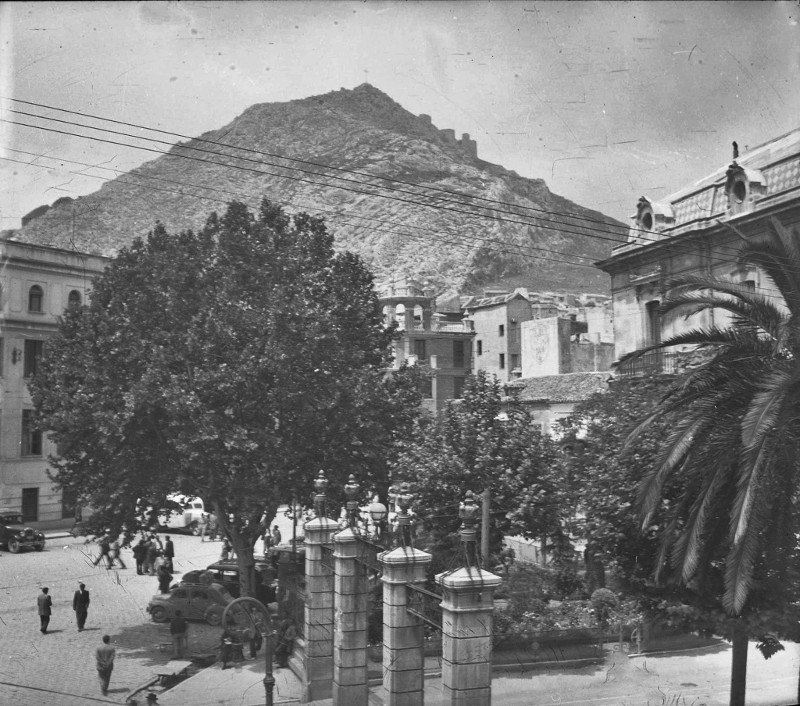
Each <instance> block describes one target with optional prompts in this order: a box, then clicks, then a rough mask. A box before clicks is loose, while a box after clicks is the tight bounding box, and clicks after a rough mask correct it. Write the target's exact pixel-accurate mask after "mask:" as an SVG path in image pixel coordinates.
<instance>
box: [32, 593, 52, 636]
mask: <svg viewBox="0 0 800 706" xmlns="http://www.w3.org/2000/svg"><path fill="white" fill-rule="evenodd" d="M49 593H50V589H49V588H47V587H45V588H43V589H42V592H41V593H40V594H39V596H38V597H37V598H36V604H37V606H38V609H39V630H40V631H41V633H42V634H43V635H44V634H45V633H47V626H48V625H49V624H50V615H51V613H52V612H53V599H52V598H51V597H50V595H49Z"/></svg>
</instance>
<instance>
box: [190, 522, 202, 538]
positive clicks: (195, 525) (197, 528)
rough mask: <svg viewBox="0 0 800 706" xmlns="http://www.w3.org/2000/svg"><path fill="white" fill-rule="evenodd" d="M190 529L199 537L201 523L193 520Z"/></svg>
mask: <svg viewBox="0 0 800 706" xmlns="http://www.w3.org/2000/svg"><path fill="white" fill-rule="evenodd" d="M189 531H190V532H191V533H192V534H193V535H194V536H195V537H199V536H200V525H199V524H198V523H197V522H192V524H190V525H189Z"/></svg>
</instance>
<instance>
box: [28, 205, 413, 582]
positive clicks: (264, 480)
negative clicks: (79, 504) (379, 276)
mask: <svg viewBox="0 0 800 706" xmlns="http://www.w3.org/2000/svg"><path fill="white" fill-rule="evenodd" d="M392 335H393V332H392V331H391V330H387V329H386V328H385V327H384V325H383V323H382V319H381V313H380V309H379V306H378V301H377V297H376V294H375V292H374V289H373V280H372V277H371V275H370V273H369V272H368V271H367V270H366V268H365V267H364V265H363V264H362V263H361V261H360V260H359V259H358V258H357V257H356V256H354V255H352V254H349V253H346V252H345V253H336V252H335V251H334V249H333V238H332V235H331V234H330V233H329V232H328V231H327V229H326V227H325V224H324V222H323V221H322V220H320V219H316V218H312V217H311V216H308V215H307V214H299V215H296V216H294V217H292V218H290V217H289V216H287V215H286V214H285V213H284V212H283V211H282V210H281V209H280V208H278V207H276V206H274V205H272V204H271V203H270V202H268V201H267V200H265V201H264V202H263V203H262V205H261V208H260V211H259V212H258V213H257V214H253V213H252V212H250V211H249V210H248V209H247V208H246V207H245V206H244V205H243V204H240V203H232V204H230V206H229V207H228V209H227V211H226V212H225V214H224V215H222V216H221V217H218V216H217V215H216V214H212V215H211V216H210V217H209V219H208V221H207V223H206V225H205V227H204V228H203V229H202V230H200V231H199V232H197V233H193V232H190V231H189V232H182V233H180V234H178V235H171V234H169V233H167V231H166V230H165V228H164V227H163V226H161V225H158V226H157V227H156V228H155V229H154V231H153V232H152V233H151V234H150V235H149V236H148V238H147V239H146V240H137V241H135V242H134V243H133V245H132V246H131V247H130V248H128V249H125V250H123V251H122V252H120V254H119V256H118V257H117V258H116V259H115V260H114V261H112V263H111V264H110V266H109V267H108V268H107V269H106V271H105V272H104V273H103V274H102V275H101V276H100V277H98V279H97V280H96V281H95V283H94V286H93V291H92V298H91V303H90V304H89V305H88V306H87V307H83V308H72V309H70V310H68V311H67V312H66V313H65V315H64V317H63V320H62V321H61V323H60V326H59V329H58V332H57V333H56V335H55V336H54V337H53V338H52V339H51V340H50V341H49V342H48V345H47V347H46V351H45V356H44V359H43V361H42V365H41V368H40V371H39V373H38V375H37V376H36V378H35V379H34V380H33V382H32V385H31V392H32V395H33V400H34V404H35V406H36V409H37V411H38V415H39V418H40V423H41V426H42V428H43V429H45V430H46V431H47V432H49V434H50V435H51V437H52V438H53V439H54V441H55V442H56V443H57V445H58V455H57V456H56V457H55V458H53V459H52V465H53V466H54V469H55V470H54V474H53V476H54V479H55V480H56V481H57V482H58V483H59V484H61V485H62V486H63V487H67V488H70V489H73V490H74V491H76V492H77V493H78V494H79V496H80V497H82V498H83V499H84V500H86V501H88V502H89V503H90V504H91V505H92V506H93V507H94V508H96V510H97V512H98V516H99V517H100V518H102V520H103V522H105V523H106V525H107V526H108V527H110V528H113V529H119V528H121V527H122V526H123V525H124V526H126V527H127V528H128V529H130V528H133V527H135V526H136V523H137V521H138V515H139V512H140V511H141V508H142V506H143V505H150V506H152V507H154V508H158V507H163V502H164V499H165V497H166V495H167V494H168V493H170V492H183V493H186V494H189V495H197V496H200V497H202V498H204V499H205V500H206V502H207V504H209V505H211V506H213V508H214V509H215V511H216V513H217V516H218V517H219V519H220V522H221V524H222V527H223V529H224V531H225V533H226V534H227V535H228V536H229V538H230V539H231V541H232V543H233V546H234V548H235V550H236V554H237V556H238V557H239V562H240V568H241V569H242V571H241V575H242V577H243V589H244V590H245V591H246V592H252V591H253V587H252V585H251V581H252V577H253V574H252V567H253V551H252V550H253V546H254V543H255V541H256V539H257V537H258V536H259V533H260V528H259V525H260V522H261V521H262V518H263V517H264V516H266V518H271V517H272V516H273V514H274V512H275V510H276V509H277V507H278V505H279V504H280V503H281V502H286V501H287V500H288V499H290V498H292V497H293V496H297V497H299V498H305V497H307V496H308V495H309V493H310V492H311V483H312V479H313V477H314V475H316V473H317V472H318V471H319V469H321V468H323V469H326V471H327V472H328V476H329V478H330V479H331V480H332V481H333V484H332V485H336V484H337V483H336V482H337V481H340V483H339V484H340V485H341V484H343V483H344V479H345V478H346V475H347V474H349V473H355V474H356V475H358V476H359V478H360V480H361V483H362V485H363V486H364V487H370V486H374V485H376V484H386V473H387V464H388V462H389V454H390V451H391V448H392V446H393V439H394V436H395V435H396V434H402V433H403V430H404V428H405V427H408V426H409V425H410V424H411V421H412V419H413V416H414V415H413V413H412V412H411V411H409V410H413V409H414V408H415V406H416V404H417V403H418V399H419V398H418V395H417V393H416V391H415V389H414V388H413V386H410V385H406V384H405V379H404V377H403V376H402V375H400V376H395V377H394V378H391V379H387V378H386V376H385V375H384V372H383V367H384V365H385V362H386V354H387V350H388V348H387V344H388V343H389V341H390V337H391V336H392Z"/></svg>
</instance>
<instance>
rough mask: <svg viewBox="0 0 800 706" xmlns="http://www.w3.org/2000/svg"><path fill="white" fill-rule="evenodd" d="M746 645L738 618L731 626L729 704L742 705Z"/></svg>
mask: <svg viewBox="0 0 800 706" xmlns="http://www.w3.org/2000/svg"><path fill="white" fill-rule="evenodd" d="M747 645H748V639H747V630H746V628H745V626H744V623H742V621H741V619H739V620H737V621H736V623H735V625H734V627H733V655H732V658H731V699H730V706H744V697H745V691H746V689H747Z"/></svg>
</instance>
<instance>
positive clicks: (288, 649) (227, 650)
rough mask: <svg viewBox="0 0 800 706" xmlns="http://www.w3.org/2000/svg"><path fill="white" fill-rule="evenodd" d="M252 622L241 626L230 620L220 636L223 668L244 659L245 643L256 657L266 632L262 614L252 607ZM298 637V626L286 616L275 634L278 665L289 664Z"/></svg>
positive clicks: (284, 665) (251, 654)
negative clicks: (246, 625)
mask: <svg viewBox="0 0 800 706" xmlns="http://www.w3.org/2000/svg"><path fill="white" fill-rule="evenodd" d="M250 622H251V625H250V626H248V627H239V626H237V625H236V623H234V622H233V621H231V622H229V623H228V624H227V625H226V626H225V629H224V630H223V631H222V636H221V637H220V654H219V658H220V661H221V662H222V668H223V669H228V667H230V664H229V662H235V661H238V660H242V659H244V653H243V651H244V645H245V643H247V644H248V646H249V651H250V659H254V658H255V656H256V655H257V654H258V652H259V650H260V649H261V647H262V645H263V642H264V638H263V636H264V634H265V632H266V630H265V626H264V621H263V618H262V616H261V614H260V613H259V612H258V611H257V610H256V609H255V608H251V609H250ZM296 637H297V628H295V625H294V623H293V622H292V620H291V619H290V618H284V619H283V620H282V621H281V623H280V625H279V626H278V629H277V630H276V631H275V635H274V639H275V642H274V648H273V653H272V657H273V661H274V662H275V664H276V665H277V666H278V667H288V666H289V655H290V654H291V653H292V649H293V648H294V641H295V638H296Z"/></svg>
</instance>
